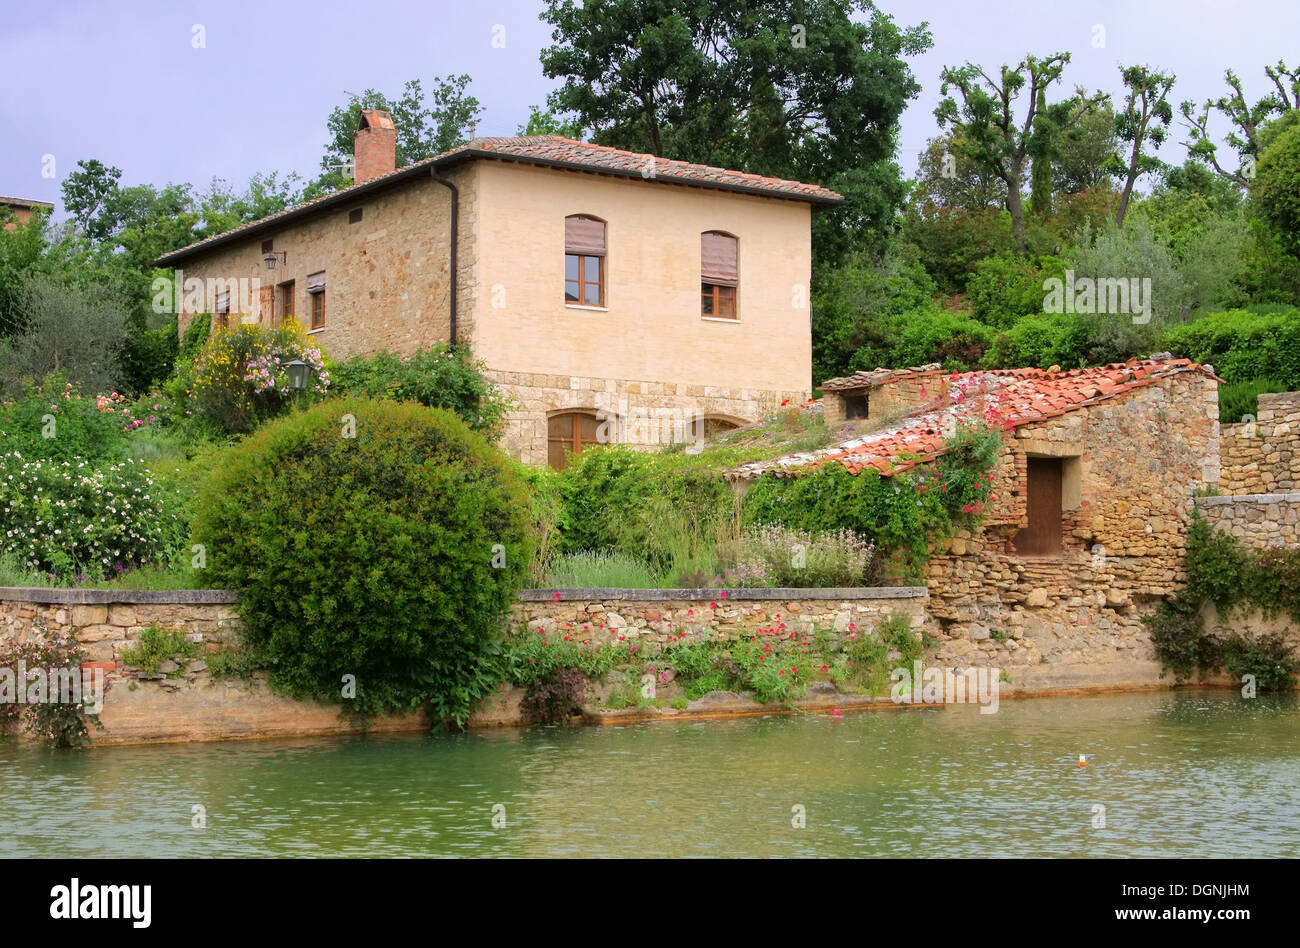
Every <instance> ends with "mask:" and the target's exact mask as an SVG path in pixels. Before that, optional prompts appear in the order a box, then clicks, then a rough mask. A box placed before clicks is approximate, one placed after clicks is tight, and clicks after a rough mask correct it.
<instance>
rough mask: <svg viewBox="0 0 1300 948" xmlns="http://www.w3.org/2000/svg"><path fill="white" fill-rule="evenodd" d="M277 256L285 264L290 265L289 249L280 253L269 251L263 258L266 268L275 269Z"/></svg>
mask: <svg viewBox="0 0 1300 948" xmlns="http://www.w3.org/2000/svg"><path fill="white" fill-rule="evenodd" d="M276 257H279V258H280V262H281V263H283V264H284V265H285V266H288V265H289V254H288V252H287V251H281V252H280V253H268V254H267V255H266V256H265V257H263V258H262V260H263V262H265V263H266V269H268V270H274V269H275V258H276Z"/></svg>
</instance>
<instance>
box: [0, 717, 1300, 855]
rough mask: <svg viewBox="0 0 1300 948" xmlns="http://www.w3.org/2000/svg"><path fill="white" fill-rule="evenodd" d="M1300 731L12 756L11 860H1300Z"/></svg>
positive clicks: (6, 769) (650, 740) (452, 741)
mask: <svg viewBox="0 0 1300 948" xmlns="http://www.w3.org/2000/svg"><path fill="white" fill-rule="evenodd" d="M1298 725H1300V712H1297V704H1296V701H1295V700H1294V699H1293V698H1291V697H1282V698H1258V699H1255V700H1253V701H1244V700H1241V699H1237V698H1235V696H1233V695H1231V694H1230V693H1224V692H1178V693H1163V694H1160V693H1156V694H1141V695H1121V696H1098V697H1088V698H1053V699H1041V700H1035V701H1018V702H1007V703H1005V704H1003V705H1002V706H1001V708H1000V710H999V711H998V713H997V714H994V715H980V714H978V713H977V709H975V708H968V707H954V708H947V709H944V710H942V711H937V712H935V711H931V712H929V713H924V714H917V713H907V712H901V713H890V714H883V713H871V712H863V713H854V714H848V715H845V716H844V718H843V719H842V720H838V721H836V722H835V724H834V726H833V727H831V726H828V725H827V722H826V721H824V720H822V719H821V718H820V717H816V716H807V715H796V716H791V717H775V716H769V717H764V718H737V719H726V720H719V721H698V720H697V721H689V722H662V723H657V724H636V725H628V726H625V727H617V728H614V727H610V728H545V729H527V730H511V731H501V732H491V733H489V732H484V733H482V734H472V735H459V736H455V737H434V736H420V735H392V736H372V737H369V738H363V739H328V740H325V739H322V740H294V741H269V742H258V743H247V742H237V743H235V742H232V743H229V744H196V745H166V746H158V747H126V748H93V749H91V750H90V751H88V752H84V753H54V752H50V751H46V750H43V749H41V748H37V747H32V746H30V745H26V744H22V745H20V744H17V743H14V742H9V743H3V744H0V781H2V782H0V825H2V826H5V827H6V829H7V830H10V831H9V832H7V833H6V834H4V835H0V855H3V856H79V855H121V856H232V855H250V856H272V855H286V856H329V855H339V856H393V857H397V856H648V857H657V856H766V857H796V858H799V857H814V856H834V855H854V856H868V855H871V856H932V855H933V856H992V857H1004V856H1154V855H1173V856H1216V855H1219V856H1243V855H1264V856H1296V855H1300V842H1298V841H1300V747H1297V742H1296V740H1295V737H1294V735H1295V733H1296V731H1297V726H1298ZM1080 753H1084V754H1087V755H1089V766H1088V767H1087V768H1080V767H1078V766H1077V760H1078V755H1079V754H1080ZM195 806H202V807H203V811H204V813H205V815H206V820H207V822H206V826H205V827H204V828H202V829H199V828H195V827H193V826H192V822H191V821H192V819H193V814H194V810H193V807H195ZM1097 806H1102V807H1104V808H1105V818H1106V822H1105V826H1104V827H1100V826H1094V825H1093V819H1094V815H1095V812H1096V810H1095V808H1096V807H1097ZM499 808H500V809H499ZM799 808H801V810H800V809H799ZM797 815H801V816H802V825H796V823H797V822H798V821H797V820H796V816H797ZM494 817H496V818H497V822H495V823H494ZM501 820H504V825H501Z"/></svg>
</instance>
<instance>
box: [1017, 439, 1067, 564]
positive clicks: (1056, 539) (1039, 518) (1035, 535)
mask: <svg viewBox="0 0 1300 948" xmlns="http://www.w3.org/2000/svg"><path fill="white" fill-rule="evenodd" d="M1027 460H1028V462H1029V464H1028V475H1029V493H1028V506H1029V526H1027V527H1025V528H1024V529H1022V530H1021V531H1020V532H1019V533H1017V534H1016V538H1015V541H1014V542H1015V544H1016V552H1017V553H1027V554H1030V555H1035V556H1050V555H1051V554H1053V553H1060V552H1061V535H1062V526H1061V477H1062V464H1061V459H1060V458H1028V459H1027Z"/></svg>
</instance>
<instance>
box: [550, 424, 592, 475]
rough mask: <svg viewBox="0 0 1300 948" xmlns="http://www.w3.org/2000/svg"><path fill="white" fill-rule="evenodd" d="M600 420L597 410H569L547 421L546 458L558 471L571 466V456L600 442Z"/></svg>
mask: <svg viewBox="0 0 1300 948" xmlns="http://www.w3.org/2000/svg"><path fill="white" fill-rule="evenodd" d="M599 431H600V422H599V421H598V420H597V418H596V414H595V412H588V411H568V412H563V413H561V414H558V415H552V416H551V417H550V418H549V419H547V422H546V460H547V462H548V463H549V464H550V465H551V467H553V468H555V470H557V471H562V470H564V469H565V468H566V467H568V466H569V457H570V456H571V455H574V454H581V453H582V451H583V449H584V448H590V447H591V446H593V445H596V444H599V443H600V442H599V441H598V440H597V432H599Z"/></svg>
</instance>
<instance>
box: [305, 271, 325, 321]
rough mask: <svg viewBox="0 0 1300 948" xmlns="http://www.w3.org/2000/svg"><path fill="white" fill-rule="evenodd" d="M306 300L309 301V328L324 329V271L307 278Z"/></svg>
mask: <svg viewBox="0 0 1300 948" xmlns="http://www.w3.org/2000/svg"><path fill="white" fill-rule="evenodd" d="M307 298H308V299H309V300H310V301H311V328H312V329H324V328H325V271H324V270H322V271H321V272H320V273H313V274H312V275H311V276H309V277H307Z"/></svg>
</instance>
